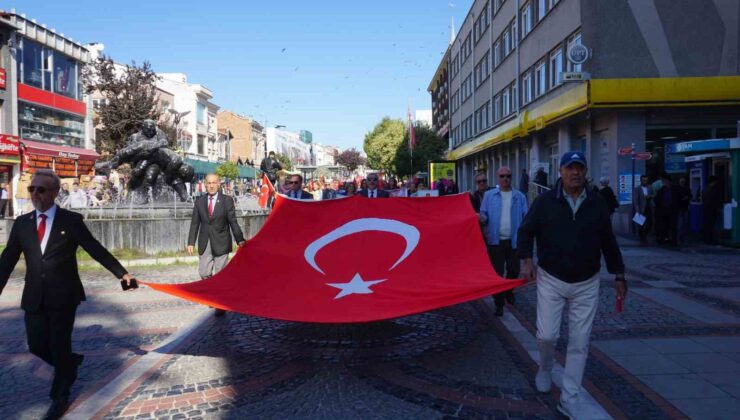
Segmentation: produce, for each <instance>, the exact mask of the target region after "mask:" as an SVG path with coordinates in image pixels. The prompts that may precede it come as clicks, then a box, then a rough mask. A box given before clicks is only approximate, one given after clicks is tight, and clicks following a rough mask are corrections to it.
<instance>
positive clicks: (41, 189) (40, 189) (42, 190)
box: [27, 185, 47, 194]
mask: <svg viewBox="0 0 740 420" xmlns="http://www.w3.org/2000/svg"><path fill="white" fill-rule="evenodd" d="M27 189H28V192H29V193H30V194H33V193H34V192H38V193H39V194H44V193H46V191H47V189H46V187H34V186H33V185H31V186H30V187H28V188H27Z"/></svg>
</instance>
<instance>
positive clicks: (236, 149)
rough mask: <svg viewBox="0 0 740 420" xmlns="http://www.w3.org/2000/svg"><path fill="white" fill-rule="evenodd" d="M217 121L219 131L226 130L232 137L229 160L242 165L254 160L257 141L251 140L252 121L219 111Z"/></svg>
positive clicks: (228, 112) (233, 113)
mask: <svg viewBox="0 0 740 420" xmlns="http://www.w3.org/2000/svg"><path fill="white" fill-rule="evenodd" d="M217 119H218V127H219V129H228V130H229V131H230V132H231V135H232V139H231V153H230V155H229V160H230V161H232V162H239V161H241V162H242V163H244V162H246V161H252V160H254V150H255V148H256V144H255V141H256V140H258V139H254V138H253V134H254V128H253V121H252V120H251V119H250V118H249V117H247V116H244V115H239V114H237V113H235V112H233V111H221V112H219V113H218V116H217ZM257 164H259V162H257Z"/></svg>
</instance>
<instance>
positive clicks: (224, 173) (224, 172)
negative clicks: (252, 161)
mask: <svg viewBox="0 0 740 420" xmlns="http://www.w3.org/2000/svg"><path fill="white" fill-rule="evenodd" d="M216 175H218V176H220V177H221V179H238V178H239V168H237V167H236V164H235V163H234V162H224V163H222V164H220V165H218V168H216Z"/></svg>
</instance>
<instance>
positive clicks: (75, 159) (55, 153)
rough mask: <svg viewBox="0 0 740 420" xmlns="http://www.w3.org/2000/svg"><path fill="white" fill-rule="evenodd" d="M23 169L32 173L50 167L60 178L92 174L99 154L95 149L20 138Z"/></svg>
mask: <svg viewBox="0 0 740 420" xmlns="http://www.w3.org/2000/svg"><path fill="white" fill-rule="evenodd" d="M21 144H22V146H21V149H22V156H23V170H24V171H26V172H30V173H33V172H35V171H36V170H38V169H51V170H53V171H55V172H56V173H57V174H58V175H59V176H60V177H61V178H79V177H80V176H82V175H93V166H94V165H95V161H96V160H97V159H98V158H99V157H100V155H99V154H98V153H97V152H95V150H90V149H82V148H78V147H67V146H57V145H54V144H47V143H39V142H35V141H31V140H26V139H23V140H21Z"/></svg>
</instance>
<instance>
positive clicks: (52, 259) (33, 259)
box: [0, 169, 134, 419]
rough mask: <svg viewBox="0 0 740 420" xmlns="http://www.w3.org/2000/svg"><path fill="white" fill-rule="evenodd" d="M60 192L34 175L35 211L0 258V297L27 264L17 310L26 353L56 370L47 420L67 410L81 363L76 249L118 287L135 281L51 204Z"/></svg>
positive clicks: (55, 182)
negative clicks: (75, 337) (75, 336)
mask: <svg viewBox="0 0 740 420" xmlns="http://www.w3.org/2000/svg"><path fill="white" fill-rule="evenodd" d="M59 186H60V179H59V177H58V176H57V175H56V174H55V173H54V171H52V170H50V169H39V170H37V171H36V172H35V173H34V175H33V178H32V179H31V185H30V186H28V187H27V188H28V192H29V193H30V195H31V202H32V203H33V206H34V208H35V211H32V212H31V213H26V214H24V215H22V216H19V217H18V219H17V220H16V222H15V223H14V224H13V228H12V229H11V231H10V237H9V238H8V244H7V246H6V248H5V250H4V251H3V253H2V256H0V293H2V290H3V288H4V287H5V284H6V283H7V282H8V277H10V273H12V272H13V270H14V269H15V265H16V263H17V262H18V259H19V258H20V256H21V254H23V257H24V259H25V260H26V278H25V286H24V287H23V297H22V298H21V308H22V309H23V310H24V311H25V315H24V316H25V323H26V336H27V340H28V350H29V351H30V352H31V354H33V355H35V356H37V357H39V358H41V359H42V360H43V361H44V362H46V363H48V364H49V365H51V366H53V367H54V380H53V382H52V386H51V391H50V392H49V397H50V398H51V400H52V402H51V405H50V406H49V410H48V411H47V412H46V415H45V416H44V418H45V419H58V418H61V417H62V416H63V415H64V413H65V412H66V411H67V408H69V394H70V390H71V388H72V384H74V382H75V381H76V380H77V369H78V368H79V366H80V365H81V364H82V361H83V359H84V357H83V355H81V354H77V353H73V352H72V331H73V330H74V323H75V315H76V312H77V306H78V305H79V304H80V302H82V301H84V300H85V291H84V289H83V287H82V282H81V281H80V275H79V273H78V270H77V258H76V255H77V248H78V247H80V246H81V247H82V248H83V249H84V250H85V251H86V252H87V253H88V254H89V255H90V256H91V257H93V259H95V260H96V261H97V262H99V263H100V264H101V265H102V266H103V267H105V268H106V269H108V271H110V272H111V273H113V275H115V276H116V277H117V278H120V279H122V280H123V281H122V283H121V285H122V286H124V287H129V286H132V285H133V283H134V277H133V276H131V275H130V274H128V272H127V271H126V269H125V268H123V266H121V264H120V263H119V262H118V261H117V260H116V258H115V257H113V255H111V254H110V252H108V250H106V249H105V248H104V247H103V245H101V244H100V242H98V241H97V240H96V239H95V238H94V237H93V236H92V234H91V233H90V231H89V230H88V229H87V226H85V223H84V222H83V218H82V215H80V214H78V213H75V212H71V211H68V210H65V209H62V208H59V207H58V206H57V205H56V204H55V203H54V200H55V199H56V198H57V195H58V194H59ZM124 290H126V288H124Z"/></svg>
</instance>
